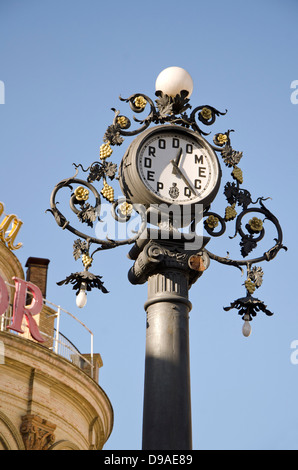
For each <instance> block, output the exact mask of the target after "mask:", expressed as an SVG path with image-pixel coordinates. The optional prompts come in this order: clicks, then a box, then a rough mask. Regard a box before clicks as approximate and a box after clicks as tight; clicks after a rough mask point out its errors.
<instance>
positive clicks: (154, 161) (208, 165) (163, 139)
mask: <svg viewBox="0 0 298 470" xmlns="http://www.w3.org/2000/svg"><path fill="white" fill-rule="evenodd" d="M136 158H137V161H136V163H137V168H138V172H139V175H140V177H141V180H142V181H143V183H144V185H145V186H146V187H147V189H149V191H151V192H152V193H154V194H155V195H156V196H157V197H158V198H160V199H161V200H162V201H164V202H166V203H171V204H194V203H199V202H201V201H203V200H206V199H208V197H210V196H211V194H213V193H214V192H215V191H217V189H218V188H217V187H218V183H219V176H220V170H219V164H218V161H217V158H216V156H215V154H214V152H213V151H212V149H211V148H209V147H207V146H206V144H204V143H203V141H202V143H201V142H200V139H198V138H197V137H196V136H195V135H193V134H192V133H190V132H187V131H181V132H179V131H178V130H171V129H169V128H168V129H167V130H165V131H163V132H162V131H160V130H159V131H158V132H153V133H152V134H151V135H149V136H148V137H147V138H146V139H145V140H144V141H143V142H142V143H141V145H140V147H139V149H138V152H137V156H136Z"/></svg>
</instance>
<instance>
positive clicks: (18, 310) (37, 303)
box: [0, 277, 45, 343]
mask: <svg viewBox="0 0 298 470" xmlns="http://www.w3.org/2000/svg"><path fill="white" fill-rule="evenodd" d="M13 279H14V281H15V295H14V301H13V321H12V324H11V325H10V326H8V327H7V328H9V329H10V330H14V331H17V332H18V333H24V331H23V330H22V321H23V317H24V316H25V318H26V322H27V325H28V328H29V331H30V333H31V336H32V338H34V339H35V340H36V341H38V342H39V343H43V342H44V341H45V340H44V339H43V337H42V336H41V334H40V332H39V329H38V326H37V324H36V321H35V320H34V318H33V315H37V314H38V313H40V311H41V309H42V305H43V299H42V293H41V291H40V289H39V288H38V287H37V286H36V285H35V284H32V283H31V282H28V281H24V280H23V279H19V278H18V277H13ZM0 287H1V286H0ZM5 287H6V286H5ZM27 289H28V290H29V291H30V292H31V293H32V295H33V299H32V302H31V304H30V305H26V298H27Z"/></svg>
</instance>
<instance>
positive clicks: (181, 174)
mask: <svg viewBox="0 0 298 470" xmlns="http://www.w3.org/2000/svg"><path fill="white" fill-rule="evenodd" d="M171 163H172V165H173V170H174V172H175V175H177V174H179V175H180V176H181V178H182V179H183V181H184V183H185V184H186V185H187V186H188V187H189V189H190V190H191V191H192V192H193V193H194V194H195V195H196V196H198V193H197V191H196V190H195V188H194V187H193V185H192V184H191V182H190V181H189V179H188V178H186V176H185V175H184V174H183V173H182V171H181V170H180V168H179V167H178V165H177V163H176V162H175V161H174V160H171Z"/></svg>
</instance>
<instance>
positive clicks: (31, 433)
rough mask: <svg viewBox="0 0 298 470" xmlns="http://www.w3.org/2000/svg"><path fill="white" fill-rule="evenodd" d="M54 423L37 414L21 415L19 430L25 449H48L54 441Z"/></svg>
mask: <svg viewBox="0 0 298 470" xmlns="http://www.w3.org/2000/svg"><path fill="white" fill-rule="evenodd" d="M55 429H56V425H55V424H53V423H50V422H49V421H47V420H46V419H42V418H40V417H39V416H36V415H31V414H27V415H25V416H22V424H21V427H20V432H21V435H22V438H23V441H24V444H25V449H26V450H48V448H49V447H50V446H51V445H52V444H53V443H54V441H55V436H54V431H55Z"/></svg>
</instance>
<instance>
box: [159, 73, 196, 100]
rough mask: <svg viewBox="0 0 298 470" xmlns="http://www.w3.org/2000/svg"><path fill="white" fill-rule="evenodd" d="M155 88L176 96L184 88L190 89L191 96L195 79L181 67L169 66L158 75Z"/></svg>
mask: <svg viewBox="0 0 298 470" xmlns="http://www.w3.org/2000/svg"><path fill="white" fill-rule="evenodd" d="M155 90H156V91H162V92H163V94H165V95H168V96H172V97H175V96H176V95H179V94H180V92H181V91H182V90H185V91H188V95H187V97H188V98H189V97H190V95H191V94H192V91H193V80H192V78H191V76H190V75H189V73H188V72H187V71H186V70H184V69H183V68H181V67H168V68H166V69H164V70H163V71H162V72H160V74H159V75H158V77H157V79H156V82H155Z"/></svg>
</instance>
